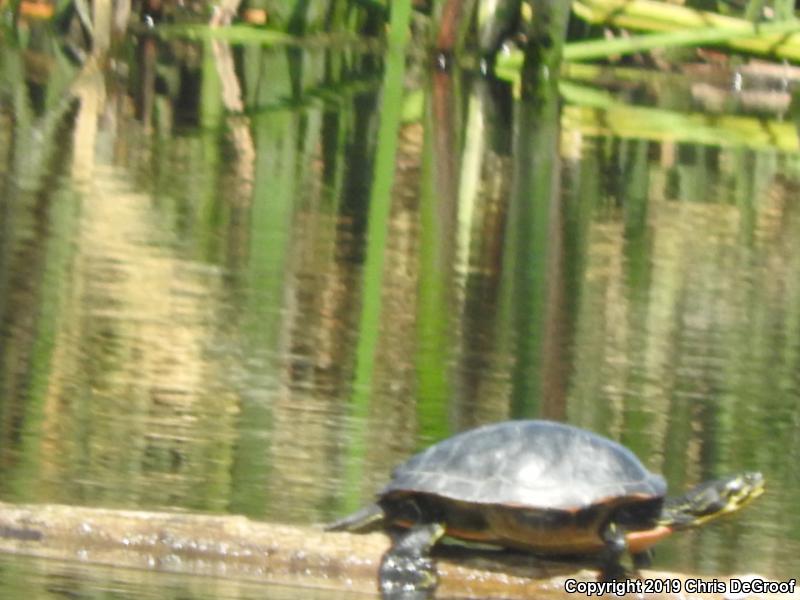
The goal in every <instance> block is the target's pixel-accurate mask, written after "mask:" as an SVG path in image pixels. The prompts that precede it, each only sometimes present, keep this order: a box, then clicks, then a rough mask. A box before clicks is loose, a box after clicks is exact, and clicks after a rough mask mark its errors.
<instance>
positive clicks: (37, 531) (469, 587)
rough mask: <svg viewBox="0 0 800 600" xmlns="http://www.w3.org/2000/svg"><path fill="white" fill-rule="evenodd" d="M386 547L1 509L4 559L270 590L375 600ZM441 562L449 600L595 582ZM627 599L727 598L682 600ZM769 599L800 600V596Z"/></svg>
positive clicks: (483, 562)
mask: <svg viewBox="0 0 800 600" xmlns="http://www.w3.org/2000/svg"><path fill="white" fill-rule="evenodd" d="M388 545H389V538H388V537H387V536H385V535H383V534H379V533H375V534H369V535H352V534H348V533H326V532H324V531H322V530H321V528H312V527H296V526H288V525H275V524H270V523H261V522H257V521H251V520H249V519H246V518H244V517H235V516H209V515H197V514H188V513H156V512H140V511H120V510H107V509H97V508H84V507H77V506H62V505H14V504H4V503H0V552H6V553H17V554H24V555H27V556H37V557H44V558H54V559H59V560H75V561H81V562H86V563H95V564H103V565H114V566H121V567H129V568H141V569H153V570H161V571H168V572H175V573H189V574H197V575H204V576H217V577H226V578H239V579H248V580H256V581H263V582H265V583H277V584H289V585H297V586H303V587H314V588H326V589H331V590H349V591H357V592H364V593H369V594H374V593H375V590H376V573H377V568H378V564H379V562H380V557H381V555H382V554H383V552H384V551H385V550H386V549H387V548H388ZM437 560H438V565H439V574H440V578H441V584H440V588H439V594H438V595H439V596H440V597H443V598H444V597H449V598H532V597H535V598H540V599H542V598H573V599H574V598H587V596H586V594H580V593H569V592H568V591H567V590H566V589H565V582H566V581H567V580H569V579H576V580H578V581H586V582H593V581H595V577H596V573H595V572H594V571H592V570H588V569H581V568H580V567H576V566H575V565H570V564H565V563H555V562H549V561H541V560H538V559H535V558H532V557H527V556H520V555H510V554H503V553H496V552H484V553H476V552H474V551H468V552H467V551H464V550H458V549H450V550H446V551H444V552H443V553H442V555H441V556H438V557H437ZM642 577H643V578H644V579H645V580H647V579H651V580H663V579H666V578H678V579H680V580H681V581H685V580H686V576H685V575H679V574H675V573H663V572H655V571H646V572H644V573H642ZM704 579H705V580H709V579H710V578H704ZM718 579H720V580H722V581H725V582H727V581H728V578H727V577H718ZM628 596H629V597H631V598H639V599H641V598H649V599H652V600H656V599H666V598H689V597H691V598H693V599H697V600H702V599H705V598H707V599H709V600H711V599H715V600H719V599H721V598H723V595H721V594H688V593H686V592H685V591H681V592H680V593H677V594H667V593H660V594H657V593H650V594H647V593H645V594H637V593H633V594H628ZM769 596H770V598H778V597H782V598H792V599H793V600H800V594H798V593H797V592H794V593H791V594H783V595H778V594H770V595H769ZM609 597H618V596H609ZM746 597H748V596H742V595H740V596H737V598H746ZM749 597H752V598H756V597H760V596H759V595H755V594H754V595H751V596H749Z"/></svg>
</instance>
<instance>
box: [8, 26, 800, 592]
mask: <svg viewBox="0 0 800 600" xmlns="http://www.w3.org/2000/svg"><path fill="white" fill-rule="evenodd" d="M31 39H32V40H33V41H31V42H29V45H28V47H23V46H20V45H19V44H12V43H10V41H8V40H3V39H2V38H0V190H2V192H0V227H1V228H2V229H0V323H1V324H2V325H1V326H0V500H2V501H6V502H21V503H22V502H24V503H29V502H30V503H65V504H77V505H85V506H101V507H111V508H125V509H144V510H170V509H180V510H189V511H200V512H211V513H231V514H245V515H248V516H250V517H253V518H257V519H263V520H267V521H274V522H282V523H298V524H310V523H320V522H324V521H328V520H331V519H333V518H335V517H338V516H340V515H342V514H344V513H346V512H347V511H348V510H352V509H354V508H356V507H358V506H359V505H361V504H363V503H365V502H367V501H368V500H369V499H370V498H371V496H372V494H373V493H374V491H375V490H376V489H377V488H379V487H380V486H381V484H382V483H384V482H385V481H386V480H387V477H388V474H389V473H390V471H391V468H392V466H393V465H394V464H396V463H398V462H399V461H401V460H403V459H404V458H405V457H407V456H408V455H410V454H411V453H413V452H415V451H417V450H419V449H420V448H423V447H425V446H426V445H428V444H430V443H432V442H435V441H437V440H440V439H442V438H444V437H446V436H448V435H450V434H452V433H454V432H457V431H460V430H463V429H466V428H469V427H472V426H475V425H478V424H482V423H488V422H494V421H499V420H503V419H508V418H548V419H557V420H564V421H568V422H570V423H574V424H576V425H579V426H582V427H586V428H589V429H592V430H594V431H597V432H600V433H603V434H605V435H608V436H610V437H612V438H614V439H616V440H619V441H621V442H623V443H624V444H626V445H627V446H629V447H630V448H631V449H632V450H634V452H635V453H636V454H637V455H638V456H639V457H641V458H642V460H643V461H644V462H645V463H646V464H647V465H648V466H649V467H650V468H652V469H653V470H655V471H657V472H661V473H663V474H664V475H665V477H666V479H667V480H668V483H669V485H670V488H671V489H672V490H675V491H681V490H684V489H687V488H688V487H690V486H691V485H694V484H695V483H698V482H700V481H703V480H706V479H710V478H713V477H716V476H719V475H724V474H728V473H734V472H739V471H744V470H759V471H761V472H763V473H764V476H765V478H766V480H767V493H766V494H765V495H764V496H763V497H762V498H760V499H759V500H758V501H757V502H756V503H755V504H753V505H752V506H751V507H748V508H747V509H745V510H744V511H743V512H742V513H741V514H738V515H736V516H735V517H732V518H729V519H724V520H722V521H720V522H717V523H714V524H713V525H709V526H708V527H705V528H701V529H698V530H696V531H692V532H687V533H684V534H681V535H680V536H674V537H673V538H672V539H670V540H668V541H666V542H664V543H663V544H662V545H660V546H659V549H658V551H657V555H656V562H655V566H656V567H658V568H663V569H674V570H680V571H685V572H691V573H699V574H703V575H707V576H709V577H711V576H714V575H726V574H730V573H742V572H757V573H760V574H763V575H766V576H769V577H772V578H776V579H789V578H792V577H796V576H797V575H798V573H799V572H800V558H798V557H800V511H798V509H797V507H798V502H797V498H798V495H800V470H798V468H797V465H798V460H800V247H799V246H798V242H797V240H798V239H800V203H798V190H799V189H800V154H798V150H797V132H796V130H795V129H794V127H793V125H792V124H791V123H789V122H785V121H782V120H781V119H779V118H776V117H769V116H767V117H765V116H764V115H763V110H761V109H758V108H757V109H749V110H748V107H747V106H744V107H742V106H736V108H737V109H742V108H744V110H743V111H742V110H740V112H739V116H738V117H735V118H734V117H725V116H723V115H719V114H716V115H715V114H710V115H709V113H710V112H713V110H716V109H713V108H709V105H708V104H707V103H705V101H704V98H707V97H708V93H709V92H708V89H707V87H708V85H709V84H708V82H704V85H706V86H707V87H706V88H703V91H702V93H701V91H698V85H697V83H696V81H694V80H691V79H688V78H687V79H686V80H685V81H683V80H681V81H680V82H677V83H676V82H674V81H672V80H669V81H670V83H669V86H668V88H667V89H668V93H666V94H663V95H662V96H661V97H658V98H656V97H655V96H656V94H655V93H654V89H657V88H658V87H659V86H656V85H654V84H653V83H652V81H650V80H646V79H643V80H642V81H641V82H634V83H631V82H630V81H627V82H625V83H624V84H619V85H613V84H612V85H607V86H605V87H603V88H602V90H600V88H595V87H592V85H591V84H590V83H587V80H586V78H584V77H575V78H573V80H572V81H571V82H570V83H569V84H566V83H565V85H564V86H563V87H562V88H561V92H560V95H556V94H545V95H544V96H543V97H541V98H538V99H537V100H536V101H528V100H521V99H519V98H518V97H516V96H514V95H513V94H512V87H511V86H510V85H508V84H505V83H499V82H497V83H490V82H488V81H486V80H483V79H480V78H476V77H473V76H470V75H468V74H461V73H456V72H454V73H429V72H427V71H426V70H424V69H419V68H413V67H410V68H409V69H408V70H406V71H405V72H403V70H402V68H401V69H399V71H398V70H397V69H395V71H394V72H392V69H391V68H389V69H387V70H386V71H384V69H383V68H382V61H381V60H380V57H379V56H376V55H374V54H369V53H364V52H359V51H357V50H353V49H347V48H345V49H344V50H343V49H341V48H337V49H336V50H335V51H332V50H326V49H324V48H317V49H312V50H307V51H303V50H299V49H295V48H291V49H281V48H279V49H268V48H262V47H236V48H233V49H231V48H229V47H227V46H225V45H219V44H210V43H206V44H202V43H198V42H176V41H174V42H171V43H169V44H159V43H157V42H155V41H154V40H153V39H150V38H146V39H145V38H143V39H140V40H138V41H136V42H131V43H132V45H131V47H130V48H129V49H128V53H127V55H125V57H124V58H121V59H119V60H118V61H114V62H112V63H111V64H109V65H108V66H106V67H104V68H102V69H101V68H100V67H98V66H96V65H91V64H86V65H77V64H75V63H73V62H70V61H69V60H68V59H67V58H66V56H65V55H64V51H63V50H62V49H61V48H60V47H59V46H58V44H56V43H53V41H52V40H49V39H48V38H43V40H44V41H41V42H40V43H36V39H37V38H36V37H35V36H34V37H32V38H31ZM576 81H578V82H579V83H576ZM403 82H404V84H405V87H404V88H403V87H402V86H400V83H403ZM662 83H663V82H662ZM659 85H660V84H659ZM662 87H663V86H662ZM712 91H713V90H712ZM717 92H719V90H717ZM719 93H720V94H723V97H726V98H727V96H724V92H719ZM656 100H658V101H659V103H658V105H657V106H656V104H655V101H656ZM737 103H738V104H743V101H742V97H741V96H736V97H734V98H733V99H732V100H730V99H729V100H726V102H725V107H726V108H730V107H731V106H732V105H735V104H737ZM702 111H705V112H702ZM704 115H708V116H704ZM737 119H738V120H737ZM209 582H213V583H209ZM20 590H25V592H24V593H25V596H26V597H27V598H29V599H30V600H38V599H45V598H46V599H50V598H61V597H66V596H69V597H74V598H90V599H95V598H129V597H130V598H134V597H135V598H150V597H152V598H182V599H187V598H193V599H204V598H212V597H213V598H223V599H227V598H231V599H234V598H236V599H239V598H255V597H265V596H266V597H270V598H309V597H317V596H310V595H309V591H308V590H293V589H291V588H277V587H267V586H266V585H263V586H261V585H257V584H254V583H247V584H244V583H236V582H226V581H221V580H213V579H199V580H198V579H197V578H191V577H188V576H186V577H178V576H170V575H163V574H155V573H136V572H127V571H122V570H114V569H108V568H95V567H90V566H86V565H76V564H62V563H58V562H53V561H40V560H33V559H26V558H20V557H13V556H0V597H3V598H16V597H20V596H21V592H20ZM319 594H320V595H319V597H345V596H344V595H340V594H331V593H328V594H327V595H326V594H325V593H322V592H320V593H319Z"/></svg>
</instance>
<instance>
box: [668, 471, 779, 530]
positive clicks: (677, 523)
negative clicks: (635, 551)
mask: <svg viewBox="0 0 800 600" xmlns="http://www.w3.org/2000/svg"><path fill="white" fill-rule="evenodd" d="M763 493H764V477H763V476H762V475H761V473H758V472H751V473H739V474H736V475H731V476H730V477H722V478H720V479H714V480H713V481H706V482H703V483H701V484H699V485H697V486H695V487H693V488H692V489H690V490H689V491H688V492H686V493H685V494H684V495H682V496H678V497H675V498H668V499H667V500H666V502H665V503H664V509H663V511H662V514H661V519H659V523H660V524H661V525H666V526H667V527H670V528H672V529H688V528H690V527H697V526H698V525H702V524H704V523H706V522H708V521H711V520H713V519H716V518H717V517H721V516H723V515H727V514H729V513H732V512H736V511H737V510H739V509H740V508H742V507H744V506H746V505H747V504H749V503H750V502H752V501H753V500H755V499H756V498H758V497H759V496H760V495H761V494H763Z"/></svg>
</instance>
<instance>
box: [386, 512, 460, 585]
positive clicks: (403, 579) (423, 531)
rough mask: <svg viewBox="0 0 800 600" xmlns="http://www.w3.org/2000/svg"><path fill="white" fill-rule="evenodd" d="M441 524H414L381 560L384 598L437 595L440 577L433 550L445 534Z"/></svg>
mask: <svg viewBox="0 0 800 600" xmlns="http://www.w3.org/2000/svg"><path fill="white" fill-rule="evenodd" d="M444 532H445V528H444V526H443V525H441V524H440V523H424V524H419V525H415V526H413V527H412V528H411V529H409V530H408V531H406V532H404V533H403V534H402V535H401V536H400V537H398V538H397V539H396V540H395V542H394V544H393V545H392V547H391V548H389V550H387V551H386V553H385V554H384V555H383V558H382V559H381V566H380V570H379V581H378V583H379V586H380V590H381V597H382V598H383V599H384V600H424V599H427V598H431V597H433V592H434V591H435V590H436V585H437V584H438V583H439V577H438V576H437V574H436V564H435V563H434V561H433V559H432V558H431V549H432V548H433V546H434V545H435V544H436V542H438V541H439V539H441V537H442V536H443V535H444Z"/></svg>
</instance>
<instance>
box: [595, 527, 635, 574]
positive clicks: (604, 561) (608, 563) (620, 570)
mask: <svg viewBox="0 0 800 600" xmlns="http://www.w3.org/2000/svg"><path fill="white" fill-rule="evenodd" d="M602 538H603V541H604V542H605V544H606V547H605V548H604V549H603V551H602V552H601V554H600V579H601V580H602V581H614V580H621V579H625V578H626V577H627V575H628V573H627V571H626V570H625V567H623V566H622V563H621V562H620V559H621V558H622V555H623V554H625V551H626V550H627V549H628V542H626V541H625V532H624V531H623V530H622V528H621V527H619V526H618V525H617V524H616V523H609V524H608V525H606V528H605V529H604V530H603V533H602Z"/></svg>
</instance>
